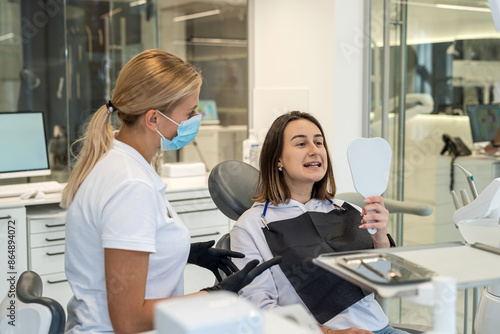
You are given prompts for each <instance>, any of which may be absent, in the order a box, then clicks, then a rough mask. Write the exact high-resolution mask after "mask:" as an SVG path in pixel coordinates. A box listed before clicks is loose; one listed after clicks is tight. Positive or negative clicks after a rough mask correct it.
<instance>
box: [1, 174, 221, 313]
mask: <svg viewBox="0 0 500 334" xmlns="http://www.w3.org/2000/svg"><path fill="white" fill-rule="evenodd" d="M202 179H203V180H202V182H203V185H200V186H189V185H184V187H182V188H181V189H182V190H180V189H179V188H175V187H173V188H169V190H168V191H167V193H166V198H167V199H168V200H169V201H170V203H171V204H172V206H173V207H174V209H175V211H176V212H177V213H178V214H179V216H180V217H181V219H182V221H183V223H184V224H185V225H186V226H187V228H188V229H189V232H190V234H191V242H201V241H208V240H215V241H217V240H219V239H220V237H222V236H223V235H224V234H225V233H228V232H229V219H228V218H226V217H225V216H224V215H223V214H222V213H221V212H220V211H219V210H218V209H217V207H216V206H215V203H214V202H213V201H212V199H211V197H210V194H209V192H208V189H207V187H206V178H204V177H203V178H202ZM176 181H179V180H176ZM59 201H60V197H59V196H56V195H54V198H49V199H47V200H45V201H44V202H42V201H31V202H28V201H24V202H23V201H20V200H19V199H18V198H15V199H3V201H2V200H1V199H0V207H1V208H0V270H1V273H2V275H10V274H9V273H10V272H15V273H16V274H12V275H15V277H16V279H17V278H18V277H19V275H20V274H21V273H22V272H23V271H25V270H33V271H35V272H37V273H38V274H39V275H40V277H41V278H42V282H43V291H44V293H43V295H44V296H46V297H50V298H53V299H55V300H57V301H58V302H59V303H60V304H61V305H62V306H63V307H64V308H66V305H67V303H68V301H69V300H70V299H71V297H72V296H73V293H72V291H71V287H70V285H69V283H68V282H67V280H66V276H65V273H64V249H65V220H66V211H65V210H64V209H62V208H60V207H59V205H58V203H59ZM14 226H15V230H14ZM10 235H13V236H12V237H9V236H10ZM9 240H12V241H10V244H11V245H15V254H14V255H15V267H14V269H13V270H10V269H9V268H8V265H9V262H8V261H9V258H8V256H9V253H8V247H9ZM7 278H8V277H5V276H2V277H1V279H0V298H1V299H3V297H4V296H5V294H6V293H7V291H8V288H9V285H8V281H7ZM184 278H185V293H190V292H196V291H199V290H200V289H202V288H205V287H208V286H212V285H213V284H214V282H215V276H214V275H213V274H212V272H210V271H208V270H206V269H204V268H200V267H198V266H194V265H188V266H187V267H186V270H185V275H184ZM1 299H0V300H1Z"/></svg>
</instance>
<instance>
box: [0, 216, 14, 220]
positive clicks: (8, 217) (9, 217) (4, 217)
mask: <svg viewBox="0 0 500 334" xmlns="http://www.w3.org/2000/svg"><path fill="white" fill-rule="evenodd" d="M11 218H12V216H3V217H0V219H11Z"/></svg>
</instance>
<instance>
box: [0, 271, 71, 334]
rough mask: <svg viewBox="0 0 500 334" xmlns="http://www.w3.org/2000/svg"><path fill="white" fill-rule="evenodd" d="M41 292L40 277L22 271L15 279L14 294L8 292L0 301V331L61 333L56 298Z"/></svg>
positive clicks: (62, 321) (62, 315)
mask: <svg viewBox="0 0 500 334" xmlns="http://www.w3.org/2000/svg"><path fill="white" fill-rule="evenodd" d="M42 295H43V284H42V280H41V278H40V276H39V275H38V274H37V273H35V272H34V271H25V272H23V273H22V274H21V276H20V277H19V279H18V280H17V284H16V288H15V293H13V292H12V293H11V292H10V291H9V292H8V293H7V295H6V296H5V298H4V299H3V300H2V302H1V303H0V333H2V334H62V333H64V326H65V324H66V315H65V312H64V308H63V307H62V306H61V304H59V303H58V302H57V301H55V300H53V299H51V298H47V297H42ZM11 305H14V306H15V309H14V308H12V306H11ZM13 324H15V326H13Z"/></svg>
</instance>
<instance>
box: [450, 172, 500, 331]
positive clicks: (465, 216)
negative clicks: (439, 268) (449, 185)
mask: <svg viewBox="0 0 500 334" xmlns="http://www.w3.org/2000/svg"><path fill="white" fill-rule="evenodd" d="M499 218H500V178H496V179H494V180H493V181H492V182H491V183H490V184H489V185H488V186H487V187H486V188H485V189H484V190H483V191H482V192H481V193H480V194H479V195H478V197H477V198H476V199H474V200H473V201H472V202H471V203H470V204H468V205H465V206H464V207H461V208H459V209H458V210H456V211H455V213H454V214H453V222H454V223H455V226H457V227H458V228H459V230H460V233H461V234H462V236H463V237H464V239H465V240H466V241H467V243H469V244H473V243H483V244H487V245H489V246H493V247H500V224H499V222H500V221H499ZM497 269H498V268H497ZM499 315H500V285H499V284H496V285H489V286H488V287H487V288H486V289H485V290H484V291H483V294H482V296H481V300H480V302H479V307H478V309H477V313H476V320H475V323H474V328H475V333H476V334H495V333H498V328H500V317H499Z"/></svg>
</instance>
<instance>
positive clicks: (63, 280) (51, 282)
mask: <svg viewBox="0 0 500 334" xmlns="http://www.w3.org/2000/svg"><path fill="white" fill-rule="evenodd" d="M67 281H68V280H67V279H60V280H58V281H51V280H47V283H49V284H57V283H64V282H67Z"/></svg>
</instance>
